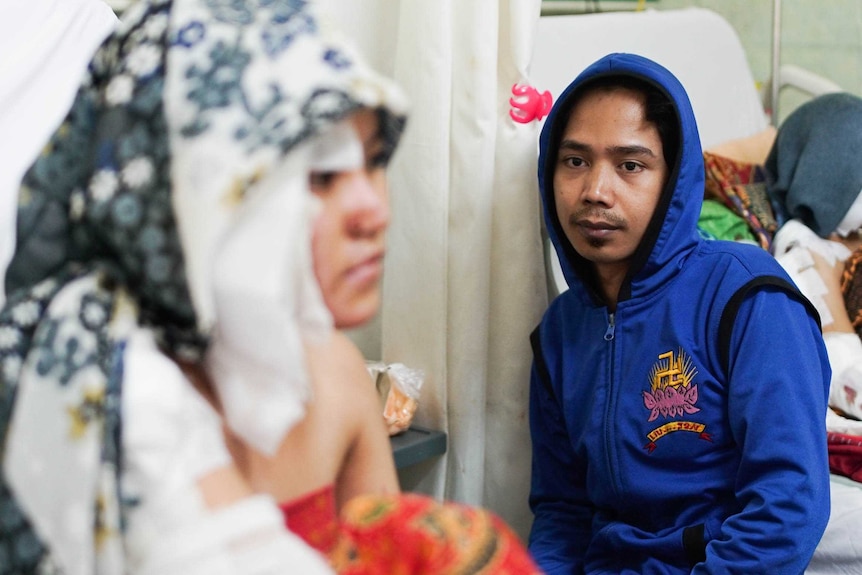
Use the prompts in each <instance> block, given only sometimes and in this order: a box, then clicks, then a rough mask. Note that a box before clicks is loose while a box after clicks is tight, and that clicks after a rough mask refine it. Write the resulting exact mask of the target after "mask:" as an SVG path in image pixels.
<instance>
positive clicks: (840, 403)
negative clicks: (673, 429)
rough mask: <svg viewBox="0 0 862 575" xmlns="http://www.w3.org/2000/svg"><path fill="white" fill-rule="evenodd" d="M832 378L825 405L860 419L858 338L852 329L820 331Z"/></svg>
mask: <svg viewBox="0 0 862 575" xmlns="http://www.w3.org/2000/svg"><path fill="white" fill-rule="evenodd" d="M823 341H824V342H825V343H826V353H827V354H828V355H829V365H830V366H831V367H832V382H831V384H830V386H829V405H831V406H832V407H835V408H838V409H840V410H841V411H843V412H845V413H847V414H848V415H851V416H853V417H856V418H859V419H862V340H860V339H859V336H858V335H856V334H855V333H836V332H827V333H825V334H823Z"/></svg>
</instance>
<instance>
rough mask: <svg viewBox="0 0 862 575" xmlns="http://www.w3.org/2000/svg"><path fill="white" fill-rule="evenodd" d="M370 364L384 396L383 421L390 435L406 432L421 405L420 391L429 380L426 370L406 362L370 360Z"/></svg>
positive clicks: (370, 372)
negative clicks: (410, 365) (388, 362)
mask: <svg viewBox="0 0 862 575" xmlns="http://www.w3.org/2000/svg"><path fill="white" fill-rule="evenodd" d="M366 367H367V368H368V373H369V375H371V379H372V380H373V381H374V384H375V386H376V388H377V393H378V394H379V395H380V399H381V403H382V407H383V420H384V421H385V422H386V427H387V429H388V430H389V435H397V434H399V433H402V432H404V431H406V430H407V429H408V428H409V427H410V424H411V422H412V421H413V415H414V414H415V413H416V408H417V407H418V404H419V392H420V389H421V388H422V382H423V381H424V380H425V373H424V372H423V371H422V370H420V369H412V368H409V367H407V366H406V365H404V364H403V363H393V364H390V365H385V364H382V363H380V362H367V363H366Z"/></svg>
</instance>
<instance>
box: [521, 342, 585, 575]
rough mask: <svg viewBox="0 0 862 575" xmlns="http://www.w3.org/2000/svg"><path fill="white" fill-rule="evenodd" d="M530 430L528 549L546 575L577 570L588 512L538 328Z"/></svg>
mask: <svg viewBox="0 0 862 575" xmlns="http://www.w3.org/2000/svg"><path fill="white" fill-rule="evenodd" d="M531 341H532V344H533V354H534V358H533V367H532V371H531V376H530V434H531V437H532V442H533V463H532V482H531V487H530V508H531V510H532V511H533V516H534V518H533V526H532V529H531V531H530V541H529V549H530V553H531V554H532V555H533V557H534V558H535V560H536V562H537V563H538V565H539V567H541V568H542V570H543V571H545V572H546V573H547V574H548V575H558V574H559V575H562V574H580V573H583V558H584V553H585V552H586V548H587V544H588V542H589V540H590V538H591V527H590V524H591V521H592V515H593V510H592V508H591V506H590V504H589V502H588V500H587V496H586V488H585V481H584V477H585V473H584V470H583V466H579V465H578V462H577V459H576V456H575V453H574V450H573V449H572V442H571V439H570V438H569V435H568V432H567V429H566V425H565V420H564V417H563V412H562V409H561V406H560V403H559V401H558V397H557V394H556V393H555V392H554V390H553V387H552V385H551V381H550V378H549V375H548V370H547V367H546V363H545V358H544V357H543V355H542V350H541V345H540V342H539V336H538V330H537V331H536V332H534V333H533V335H532V337H531Z"/></svg>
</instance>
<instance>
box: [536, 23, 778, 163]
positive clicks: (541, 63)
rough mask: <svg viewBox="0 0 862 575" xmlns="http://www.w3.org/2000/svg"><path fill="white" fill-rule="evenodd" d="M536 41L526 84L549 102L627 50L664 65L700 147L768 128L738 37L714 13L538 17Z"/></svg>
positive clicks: (729, 26)
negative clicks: (685, 101) (682, 94)
mask: <svg viewBox="0 0 862 575" xmlns="http://www.w3.org/2000/svg"><path fill="white" fill-rule="evenodd" d="M535 39H536V40H535V44H534V48H533V58H532V62H531V64H530V82H531V83H532V84H533V86H535V87H536V88H538V89H539V90H550V92H551V94H553V96H554V97H555V98H556V97H557V96H558V95H559V94H560V92H561V91H562V90H563V89H564V88H565V87H566V86H567V85H568V84H569V82H571V81H572V80H573V79H574V78H575V76H576V75H577V74H578V73H579V72H580V71H581V70H583V69H584V68H586V67H587V66H588V65H589V64H591V63H593V62H594V61H595V60H598V59H599V58H600V57H602V56H604V55H605V54H608V53H610V52H633V53H637V54H640V55H642V56H646V57H648V58H651V59H653V60H655V61H657V62H659V63H660V64H662V65H664V66H665V67H666V68H667V69H669V70H670V71H671V72H673V73H674V74H675V75H676V76H677V78H679V80H680V81H681V82H682V85H683V86H685V89H686V91H687V92H688V94H689V97H690V98H691V102H692V106H693V107H694V113H695V117H696V118H697V122H698V128H699V129H700V134H701V143H702V144H703V146H704V147H709V146H712V145H714V144H718V143H721V142H725V141H727V140H732V139H735V138H741V137H745V136H750V135H752V134H755V133H757V132H759V131H761V130H763V129H765V128H766V127H767V125H768V118H767V117H766V115H765V114H764V111H763V106H762V103H761V99H760V95H759V93H758V90H757V87H756V85H755V81H754V77H753V76H752V74H751V69H750V68H749V65H748V60H747V59H746V56H745V51H744V50H743V48H742V44H741V43H740V41H739V37H738V36H737V34H736V31H735V30H734V29H733V27H731V25H730V24H729V23H728V22H727V21H726V20H725V19H724V18H723V17H722V16H720V15H719V14H717V13H715V12H713V11H712V10H707V9H705V8H684V9H679V10H664V11H657V10H647V11H643V12H606V13H601V14H582V15H581V14H579V15H565V16H544V17H542V18H540V19H539V23H538V29H537V30H536V34H535Z"/></svg>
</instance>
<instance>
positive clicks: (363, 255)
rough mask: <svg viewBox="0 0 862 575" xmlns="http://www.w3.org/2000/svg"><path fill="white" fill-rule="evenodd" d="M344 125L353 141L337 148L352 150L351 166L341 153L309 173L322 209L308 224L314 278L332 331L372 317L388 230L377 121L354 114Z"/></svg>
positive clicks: (364, 114)
mask: <svg viewBox="0 0 862 575" xmlns="http://www.w3.org/2000/svg"><path fill="white" fill-rule="evenodd" d="M350 125H351V126H352V128H353V130H352V131H351V132H352V136H350V137H352V138H356V140H355V141H353V142H352V143H346V144H347V145H346V146H344V144H345V142H340V143H339V146H344V148H345V149H348V150H349V149H350V148H351V147H352V149H353V151H354V155H355V156H357V157H356V158H354V161H352V162H351V161H347V162H343V161H341V160H343V159H344V157H345V154H344V153H341V154H340V156H339V157H340V158H341V160H340V161H341V163H339V161H336V162H333V163H331V169H330V168H325V169H319V170H316V171H312V173H311V190H312V192H313V193H314V195H315V196H317V197H318V198H319V199H320V201H321V203H322V207H323V209H322V210H321V212H320V214H319V215H318V216H317V219H316V221H315V224H314V232H313V234H314V235H313V240H312V250H313V257H314V273H315V275H316V276H317V281H318V283H319V284H320V289H321V292H322V293H323V299H324V301H325V303H326V306H327V307H328V308H329V311H330V312H331V313H332V317H333V319H334V321H335V326H336V327H338V328H352V327H357V326H359V325H362V324H364V323H365V322H367V321H368V320H370V319H371V318H372V317H373V316H374V314H375V313H377V309H378V307H379V305H380V280H381V277H382V274H383V255H384V251H385V245H384V243H385V233H386V227H387V226H388V225H389V199H388V197H387V191H386V175H385V165H384V164H385V160H386V159H387V158H385V157H384V153H383V152H384V149H383V144H382V142H381V141H380V138H379V135H378V120H377V115H376V114H375V113H374V112H373V111H370V110H363V111H360V112H357V113H356V114H354V115H353V117H352V118H351V120H350ZM360 150H361V151H360ZM342 152H343V150H342ZM336 155H338V154H336ZM347 156H348V158H349V157H350V156H351V154H350V153H348V154H347Z"/></svg>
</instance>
